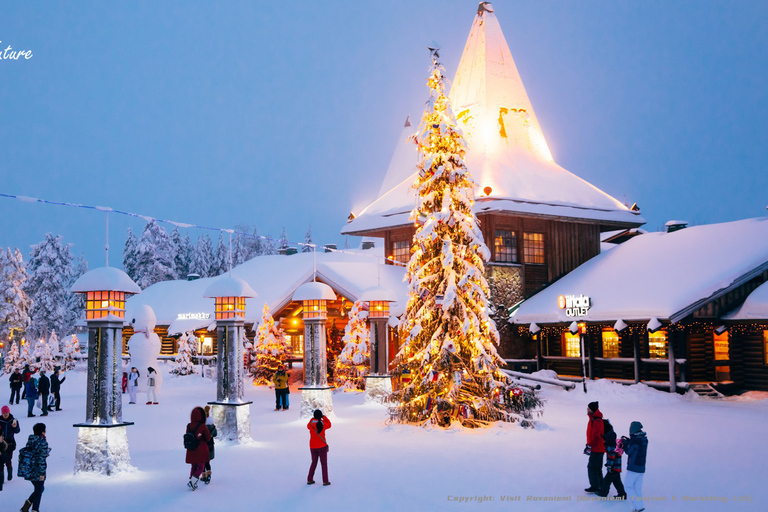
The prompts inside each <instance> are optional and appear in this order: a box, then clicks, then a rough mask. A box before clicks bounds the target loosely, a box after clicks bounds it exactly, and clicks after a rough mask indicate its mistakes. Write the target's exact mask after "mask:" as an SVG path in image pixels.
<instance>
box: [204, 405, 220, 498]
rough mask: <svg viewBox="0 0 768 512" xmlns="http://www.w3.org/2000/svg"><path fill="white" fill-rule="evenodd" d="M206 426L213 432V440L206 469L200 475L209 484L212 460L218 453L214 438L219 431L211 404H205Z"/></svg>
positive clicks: (209, 443)
mask: <svg viewBox="0 0 768 512" xmlns="http://www.w3.org/2000/svg"><path fill="white" fill-rule="evenodd" d="M205 426H206V428H207V429H208V432H209V433H210V434H211V440H210V441H208V458H209V459H210V460H209V461H208V462H206V463H205V470H204V471H203V475H202V476H201V477H200V480H202V481H203V483H205V484H206V485H208V484H209V483H211V461H212V460H213V457H214V456H215V455H216V450H215V446H214V441H213V438H214V437H216V434H218V432H217V431H216V425H214V423H213V418H212V417H211V406H210V405H206V406H205Z"/></svg>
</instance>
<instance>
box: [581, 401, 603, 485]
mask: <svg viewBox="0 0 768 512" xmlns="http://www.w3.org/2000/svg"><path fill="white" fill-rule="evenodd" d="M587 416H588V417H589V421H588V422H587V446H586V447H585V448H584V453H585V454H586V455H588V456H589V462H588V463H587V476H588V477H589V487H587V488H586V489H584V492H589V493H595V492H598V491H600V489H602V487H603V454H604V453H605V442H604V441H603V434H604V433H605V432H604V430H603V413H601V412H600V404H598V403H597V402H590V404H589V405H588V406H587Z"/></svg>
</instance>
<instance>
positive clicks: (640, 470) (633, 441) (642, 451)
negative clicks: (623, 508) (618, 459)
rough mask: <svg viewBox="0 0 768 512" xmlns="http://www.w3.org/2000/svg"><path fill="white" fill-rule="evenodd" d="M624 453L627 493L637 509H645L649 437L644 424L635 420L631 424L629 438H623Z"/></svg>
mask: <svg viewBox="0 0 768 512" xmlns="http://www.w3.org/2000/svg"><path fill="white" fill-rule="evenodd" d="M621 441H622V445H623V446H624V453H626V454H627V478H626V482H627V495H628V499H629V502H630V504H631V505H632V507H633V508H634V509H635V510H645V505H644V504H643V501H641V500H640V499H639V498H641V497H642V496H643V476H644V475H645V458H646V455H647V453H648V437H647V436H646V435H645V432H643V425H642V424H641V423H640V422H639V421H633V422H632V423H631V424H630V425H629V438H626V437H622V438H621Z"/></svg>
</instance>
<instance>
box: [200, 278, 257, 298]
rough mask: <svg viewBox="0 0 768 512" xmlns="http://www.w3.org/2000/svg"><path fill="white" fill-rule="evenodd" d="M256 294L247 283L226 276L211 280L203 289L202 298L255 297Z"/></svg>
mask: <svg viewBox="0 0 768 512" xmlns="http://www.w3.org/2000/svg"><path fill="white" fill-rule="evenodd" d="M256 295H257V294H256V292H255V291H253V288H251V287H250V286H249V285H248V283H246V282H245V281H243V280H242V279H240V278H238V277H230V276H227V275H223V276H218V277H215V278H214V279H213V282H212V283H211V284H210V285H208V288H206V289H205V292H204V294H203V297H208V298H210V297H248V298H253V297H256Z"/></svg>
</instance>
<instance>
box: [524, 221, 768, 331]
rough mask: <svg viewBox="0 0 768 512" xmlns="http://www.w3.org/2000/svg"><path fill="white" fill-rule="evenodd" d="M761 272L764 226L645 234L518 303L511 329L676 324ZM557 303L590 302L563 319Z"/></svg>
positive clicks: (767, 234) (765, 257) (766, 259)
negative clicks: (575, 323)
mask: <svg viewBox="0 0 768 512" xmlns="http://www.w3.org/2000/svg"><path fill="white" fill-rule="evenodd" d="M766 269H768V218H766V217H761V218H757V219H745V220H740V221H735V222H725V223H722V224H709V225H704V226H695V227H690V228H685V229H681V230H679V231H675V232H673V233H647V234H644V235H642V236H637V237H634V238H632V239H630V240H628V241H626V242H624V243H623V244H620V245H618V246H616V247H615V248H613V249H611V250H610V251H607V252H603V253H601V254H599V255H598V256H595V257H594V258H592V259H591V260H589V261H587V262H586V263H584V264H582V265H581V266H579V267H577V268H576V269H575V270H573V271H571V272H570V273H569V274H566V275H565V276H563V277H562V278H561V279H560V280H558V281H556V282H554V283H553V284H551V285H550V286H549V287H547V288H545V289H544V290H542V291H540V292H539V293H537V294H536V295H534V296H533V297H530V298H529V299H527V300H525V301H524V302H523V303H522V304H521V305H520V307H519V308H518V309H517V310H516V311H515V312H514V313H513V314H512V316H511V317H510V321H512V322H514V323H517V324H529V323H531V322H535V323H537V324H546V323H560V322H571V321H572V320H574V319H578V320H585V321H599V322H615V321H616V320H619V319H621V320H625V321H649V320H651V319H653V318H658V319H660V320H663V321H671V322H677V321H678V320H681V319H682V318H685V317H686V316H688V315H690V314H691V313H693V311H695V310H697V309H698V308H700V307H701V306H703V305H704V304H706V303H708V302H710V301H711V300H714V299H716V298H717V297H720V296H721V295H723V294H724V293H726V292H727V291H729V290H731V289H733V288H735V287H737V286H739V285H741V284H743V283H745V282H747V281H748V280H750V279H752V278H754V277H755V276H757V275H759V274H760V273H761V272H763V271H765V270H766ZM560 295H563V296H568V295H576V296H579V295H584V296H586V297H589V299H590V302H591V304H590V307H589V310H588V311H587V312H586V314H584V315H578V316H576V317H569V316H568V315H567V314H566V309H560V308H559V307H558V297H559V296H560Z"/></svg>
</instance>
